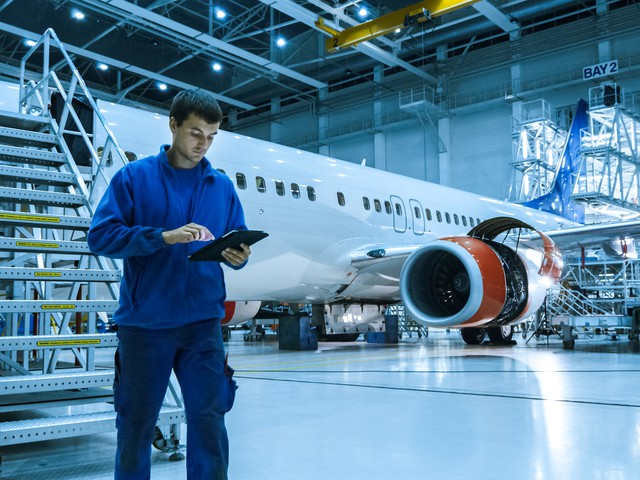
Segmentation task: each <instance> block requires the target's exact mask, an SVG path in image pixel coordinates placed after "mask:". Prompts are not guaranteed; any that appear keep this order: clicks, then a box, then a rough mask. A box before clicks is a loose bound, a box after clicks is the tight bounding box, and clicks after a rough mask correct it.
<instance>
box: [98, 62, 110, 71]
mask: <svg viewBox="0 0 640 480" xmlns="http://www.w3.org/2000/svg"><path fill="white" fill-rule="evenodd" d="M98 70H102V71H103V72H104V71H105V70H109V65H107V64H106V63H99V64H98Z"/></svg>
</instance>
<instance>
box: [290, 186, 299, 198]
mask: <svg viewBox="0 0 640 480" xmlns="http://www.w3.org/2000/svg"><path fill="white" fill-rule="evenodd" d="M291 196H292V197H293V198H300V186H299V185H298V184H297V183H292V184H291Z"/></svg>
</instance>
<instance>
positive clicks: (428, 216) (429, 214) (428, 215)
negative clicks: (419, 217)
mask: <svg viewBox="0 0 640 480" xmlns="http://www.w3.org/2000/svg"><path fill="white" fill-rule="evenodd" d="M425 213H426V214H427V220H431V219H432V218H433V217H432V216H431V210H429V209H428V208H427V209H425Z"/></svg>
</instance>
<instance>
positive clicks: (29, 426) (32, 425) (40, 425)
mask: <svg viewBox="0 0 640 480" xmlns="http://www.w3.org/2000/svg"><path fill="white" fill-rule="evenodd" d="M115 418H116V414H115V412H113V411H108V412H96V413H80V414H76V415H67V416H63V417H47V418H35V419H31V420H16V421H12V422H2V423H0V446H5V445H16V444H19V443H30V442H36V441H43V440H50V439H54V438H65V437H76V436H79V435H89V434H95V433H104V432H111V431H114V430H115V428H116V426H115ZM185 421H186V415H185V412H184V409H183V408H181V407H174V406H165V407H163V408H162V410H161V411H160V415H159V416H158V422H157V425H173V424H180V423H185Z"/></svg>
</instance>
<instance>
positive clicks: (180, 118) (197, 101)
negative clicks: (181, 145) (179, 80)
mask: <svg viewBox="0 0 640 480" xmlns="http://www.w3.org/2000/svg"><path fill="white" fill-rule="evenodd" d="M192 113H193V114H194V115H195V116H196V117H199V118H202V119H203V120H204V121H205V122H207V123H222V109H221V108H220V105H218V101H217V100H216V99H215V98H214V97H213V95H211V94H210V93H209V92H207V91H205V90H195V89H192V90H183V91H182V92H180V93H179V94H177V95H176V96H175V97H174V99H173V103H172V104H171V110H170V111H169V116H170V117H173V118H175V119H176V122H177V124H178V126H180V125H182V122H184V121H185V120H186V119H187V118H189V115H191V114H192Z"/></svg>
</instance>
